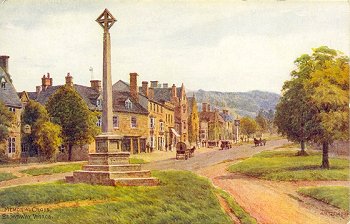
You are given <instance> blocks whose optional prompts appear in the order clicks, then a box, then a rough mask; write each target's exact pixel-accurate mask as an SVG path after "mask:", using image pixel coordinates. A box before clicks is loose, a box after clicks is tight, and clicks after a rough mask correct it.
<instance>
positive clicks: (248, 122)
mask: <svg viewBox="0 0 350 224" xmlns="http://www.w3.org/2000/svg"><path fill="white" fill-rule="evenodd" d="M257 127H258V125H257V123H256V121H255V120H254V119H252V118H250V117H243V118H242V119H241V132H242V134H244V135H246V136H247V137H248V141H249V137H250V136H251V135H252V134H254V133H255V132H256V130H257Z"/></svg>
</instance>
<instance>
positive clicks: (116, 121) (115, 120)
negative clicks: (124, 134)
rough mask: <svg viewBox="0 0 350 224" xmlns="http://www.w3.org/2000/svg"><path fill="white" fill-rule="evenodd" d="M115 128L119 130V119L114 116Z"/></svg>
mask: <svg viewBox="0 0 350 224" xmlns="http://www.w3.org/2000/svg"><path fill="white" fill-rule="evenodd" d="M113 128H119V117H118V116H113Z"/></svg>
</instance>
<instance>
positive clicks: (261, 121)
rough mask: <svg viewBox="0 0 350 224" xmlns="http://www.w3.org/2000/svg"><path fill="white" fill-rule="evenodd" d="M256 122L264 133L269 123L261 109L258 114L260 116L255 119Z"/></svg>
mask: <svg viewBox="0 0 350 224" xmlns="http://www.w3.org/2000/svg"><path fill="white" fill-rule="evenodd" d="M255 121H256V123H257V124H258V126H259V129H260V130H261V131H262V132H264V131H266V130H267V128H268V123H267V119H266V118H265V116H264V111H263V110H262V109H261V110H259V112H258V115H257V116H256V117H255Z"/></svg>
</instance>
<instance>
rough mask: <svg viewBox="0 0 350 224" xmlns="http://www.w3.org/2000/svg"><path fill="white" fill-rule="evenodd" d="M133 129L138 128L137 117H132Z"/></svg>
mask: <svg viewBox="0 0 350 224" xmlns="http://www.w3.org/2000/svg"><path fill="white" fill-rule="evenodd" d="M131 127H132V128H136V127H137V119H136V117H131Z"/></svg>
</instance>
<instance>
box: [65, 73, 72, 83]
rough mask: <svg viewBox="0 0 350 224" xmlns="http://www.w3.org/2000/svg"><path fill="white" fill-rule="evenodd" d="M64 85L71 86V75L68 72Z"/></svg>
mask: <svg viewBox="0 0 350 224" xmlns="http://www.w3.org/2000/svg"><path fill="white" fill-rule="evenodd" d="M66 85H67V86H73V76H71V75H70V73H69V72H68V73H67V76H66Z"/></svg>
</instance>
